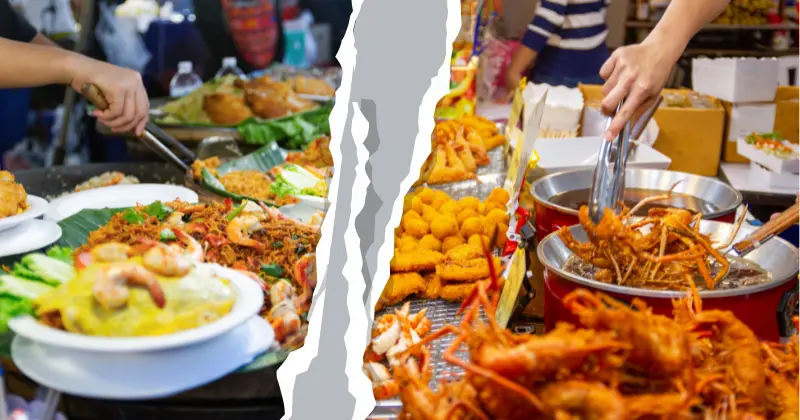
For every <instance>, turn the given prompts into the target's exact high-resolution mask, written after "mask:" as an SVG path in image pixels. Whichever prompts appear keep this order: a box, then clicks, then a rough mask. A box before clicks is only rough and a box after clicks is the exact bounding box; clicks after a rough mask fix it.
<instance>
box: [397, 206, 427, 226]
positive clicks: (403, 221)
mask: <svg viewBox="0 0 800 420" xmlns="http://www.w3.org/2000/svg"><path fill="white" fill-rule="evenodd" d="M414 219H419V220H422V216H420V215H419V213H417V212H415V211H414V210H409V211H408V212H407V213H406V214H404V215H403V217H402V218H401V219H400V226H402V227H403V229H404V230H408V222H409V221H410V220H414Z"/></svg>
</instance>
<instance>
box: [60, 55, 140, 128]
mask: <svg viewBox="0 0 800 420" xmlns="http://www.w3.org/2000/svg"><path fill="white" fill-rule="evenodd" d="M69 73H70V85H71V86H72V88H73V89H75V90H76V91H78V92H80V91H81V90H82V88H83V86H84V85H85V84H87V83H91V84H94V85H95V86H97V88H99V89H100V92H102V93H103V96H105V98H106V101H108V105H109V106H108V109H106V110H102V111H101V110H99V109H98V110H95V111H94V116H95V117H96V118H97V119H98V121H100V122H101V123H103V124H104V125H106V126H107V127H108V128H110V129H111V130H112V131H114V132H117V133H124V132H129V131H133V132H134V134H136V135H137V136H140V135H142V134H143V133H144V127H145V124H147V120H148V115H149V112H150V101H149V100H148V98H147V92H146V91H145V89H144V84H143V83H142V77H141V75H139V73H137V72H135V71H133V70H130V69H125V68H122V67H117V66H114V65H111V64H108V63H104V62H102V61H97V60H93V59H91V58H87V57H83V56H81V57H79V58H76V60H75V62H74V63H73V65H71V66H70V68H69Z"/></svg>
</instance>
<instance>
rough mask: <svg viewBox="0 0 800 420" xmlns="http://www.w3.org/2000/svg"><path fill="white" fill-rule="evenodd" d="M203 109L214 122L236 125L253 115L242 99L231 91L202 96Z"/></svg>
mask: <svg viewBox="0 0 800 420" xmlns="http://www.w3.org/2000/svg"><path fill="white" fill-rule="evenodd" d="M203 111H205V113H206V115H208V118H210V119H211V121H213V122H214V123H215V124H225V125H236V124H239V123H241V122H242V121H244V120H246V119H248V118H250V117H252V116H253V113H252V112H250V108H248V107H247V105H245V103H244V99H243V98H242V97H240V96H237V95H234V94H232V93H212V94H209V95H206V96H204V97H203Z"/></svg>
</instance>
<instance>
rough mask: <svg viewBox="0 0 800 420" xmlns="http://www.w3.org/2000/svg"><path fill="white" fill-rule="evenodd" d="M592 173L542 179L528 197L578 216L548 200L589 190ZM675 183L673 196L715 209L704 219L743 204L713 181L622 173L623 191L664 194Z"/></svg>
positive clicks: (650, 171) (679, 175) (638, 171)
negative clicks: (642, 190)
mask: <svg viewBox="0 0 800 420" xmlns="http://www.w3.org/2000/svg"><path fill="white" fill-rule="evenodd" d="M592 172H593V171H592V170H591V169H589V170H585V169H581V170H576V171H567V172H559V173H555V174H551V175H548V176H545V177H542V178H540V179H539V180H537V181H536V182H535V183H534V184H533V185H532V186H531V195H532V196H533V198H534V200H535V201H536V202H537V203H538V204H541V205H543V206H546V207H550V208H552V209H555V210H558V211H559V212H563V213H566V214H572V215H577V214H578V211H577V210H576V209H572V208H568V207H564V206H560V205H557V204H553V203H552V202H551V199H552V198H553V197H555V196H556V195H559V194H563V193H565V192H569V191H576V190H583V189H588V188H589V187H590V186H591V184H592ZM678 181H681V182H680V183H679V184H678V185H677V186H676V187H675V189H674V190H673V192H675V193H678V194H685V195H689V196H692V197H697V198H699V199H701V200H703V201H706V202H709V203H713V204H714V205H715V207H716V210H715V211H710V212H708V213H706V212H703V217H704V218H705V219H716V218H718V217H720V216H723V215H726V214H730V213H732V212H735V211H736V209H737V208H738V207H739V205H740V204H742V195H741V194H740V193H739V191H737V190H736V189H734V188H733V187H731V186H730V185H728V184H726V183H724V182H722V181H719V180H717V179H714V178H708V177H704V176H698V175H692V174H687V173H685V172H675V171H663V170H658V169H628V170H626V171H625V188H626V189H628V188H637V189H644V190H653V191H663V192H667V191H669V189H670V188H671V187H672V186H673V185H675V183H677V182H678ZM587 198H588V195H587Z"/></svg>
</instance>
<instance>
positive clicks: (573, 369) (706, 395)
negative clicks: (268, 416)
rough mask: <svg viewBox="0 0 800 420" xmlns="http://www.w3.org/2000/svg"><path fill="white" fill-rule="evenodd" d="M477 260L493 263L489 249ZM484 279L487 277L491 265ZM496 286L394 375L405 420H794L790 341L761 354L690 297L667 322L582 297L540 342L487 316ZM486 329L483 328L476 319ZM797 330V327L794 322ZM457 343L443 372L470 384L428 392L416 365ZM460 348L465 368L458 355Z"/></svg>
mask: <svg viewBox="0 0 800 420" xmlns="http://www.w3.org/2000/svg"><path fill="white" fill-rule="evenodd" d="M484 256H485V258H486V259H487V260H490V259H491V254H490V252H489V250H488V249H486V248H484ZM489 266H490V267H491V265H489ZM490 271H492V275H491V276H490V278H489V279H488V280H486V281H484V282H481V283H479V285H478V287H476V288H475V289H474V290H473V292H472V293H471V294H470V295H469V296H468V297H467V298H466V299H465V300H464V302H463V304H462V306H461V313H462V314H463V316H462V318H461V321H460V323H459V324H458V325H447V326H445V327H443V328H442V329H440V330H438V331H434V332H432V333H430V334H429V335H428V336H427V337H425V338H422V339H421V340H419V341H418V342H417V343H416V344H413V345H412V346H410V347H409V348H408V350H407V351H406V352H405V353H404V354H403V355H402V356H401V357H399V358H397V361H396V363H395V366H394V367H393V371H392V374H393V380H394V381H395V383H396V386H397V389H398V390H399V397H400V399H401V401H402V402H403V411H402V412H401V413H400V415H399V417H398V418H400V419H426V420H429V419H449V418H458V419H545V420H549V419H553V420H556V419H558V420H560V419H608V420H612V419H613V420H633V419H697V420H701V419H702V420H705V419H789V418H797V417H798V398H797V395H798V383H797V374H798V372H797V366H798V364H797V363H798V362H797V361H798V353H797V337H795V338H793V339H792V340H791V341H790V342H789V343H787V344H775V343H759V341H758V340H757V339H756V337H755V334H753V332H752V331H751V330H750V329H749V328H748V327H747V326H745V325H744V324H743V323H742V322H741V321H739V320H738V319H736V317H735V316H734V315H733V314H732V313H730V312H726V311H703V310H702V308H701V302H700V301H699V299H697V298H694V297H693V296H692V295H689V296H688V297H687V298H685V299H682V300H676V301H675V302H673V304H674V307H675V311H674V316H673V317H672V318H670V317H666V316H661V315H655V314H653V313H652V312H651V310H650V308H648V307H647V306H646V305H645V304H644V303H643V302H641V301H638V300H634V301H633V303H632V305H630V306H628V305H625V304H623V303H621V302H618V301H615V300H614V299H612V298H610V297H608V296H605V295H603V294H599V293H592V292H589V291H587V290H585V289H579V290H576V291H574V292H572V293H570V294H569V295H568V296H567V297H566V298H565V299H564V301H563V303H564V305H565V307H566V308H567V309H568V310H569V311H571V312H572V313H573V314H575V315H576V317H577V320H578V321H577V323H576V324H575V325H571V324H566V323H562V324H559V325H557V326H556V328H555V329H554V330H552V331H549V332H548V333H547V334H545V335H541V336H537V335H529V334H516V333H512V332H511V331H509V330H507V329H505V328H502V327H501V326H500V325H499V324H498V323H497V321H496V319H495V317H494V314H495V309H496V308H497V304H498V301H499V296H500V293H499V292H500V288H499V282H498V281H497V275H496V273H495V272H494V269H490ZM481 310H482V312H483V313H484V314H485V317H482V316H479V313H480V312H481ZM795 322H796V321H795ZM448 335H450V336H453V340H452V342H451V343H452V344H451V345H449V346H448V347H447V348H446V350H445V351H444V352H443V355H442V358H443V360H444V362H445V363H447V364H450V365H453V366H457V367H460V368H462V369H463V370H464V371H465V375H464V376H463V377H462V378H455V379H451V380H449V381H446V382H443V383H440V384H439V385H438V386H437V390H436V391H433V390H432V389H431V388H430V387H429V386H430V385H429V383H430V379H431V371H430V369H429V368H428V367H427V365H425V364H421V363H419V360H418V359H419V358H418V356H417V355H418V354H419V352H420V351H422V349H423V348H425V347H426V346H429V345H430V343H431V342H433V341H434V340H439V339H440V338H442V337H444V336H448ZM463 348H466V349H467V356H466V357H464V356H461V355H459V354H457V352H459V351H460V350H462V349H463Z"/></svg>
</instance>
